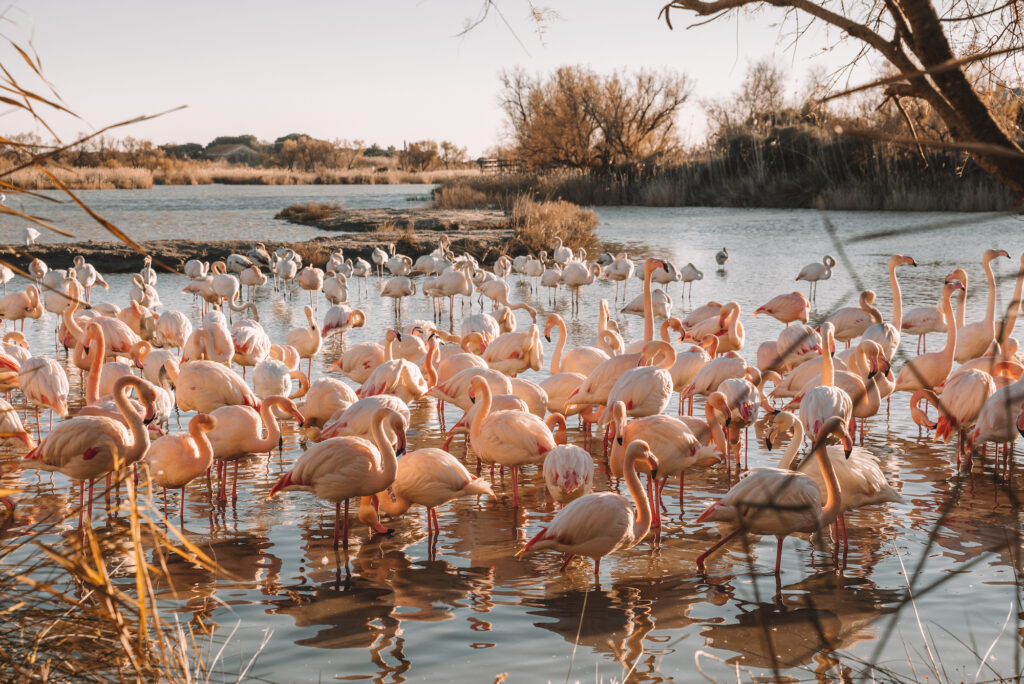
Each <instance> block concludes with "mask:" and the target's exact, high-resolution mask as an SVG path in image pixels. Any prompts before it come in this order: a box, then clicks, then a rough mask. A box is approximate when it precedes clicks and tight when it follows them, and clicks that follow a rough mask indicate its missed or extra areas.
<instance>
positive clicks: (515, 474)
mask: <svg viewBox="0 0 1024 684" xmlns="http://www.w3.org/2000/svg"><path fill="white" fill-rule="evenodd" d="M512 508H519V466H512Z"/></svg>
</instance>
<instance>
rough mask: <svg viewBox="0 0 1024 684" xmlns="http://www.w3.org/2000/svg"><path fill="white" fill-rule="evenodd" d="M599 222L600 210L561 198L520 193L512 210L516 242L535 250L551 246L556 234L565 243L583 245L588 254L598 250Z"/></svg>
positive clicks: (510, 216) (510, 219)
mask: <svg viewBox="0 0 1024 684" xmlns="http://www.w3.org/2000/svg"><path fill="white" fill-rule="evenodd" d="M597 223H598V219H597V214H595V213H594V212H593V211H591V210H589V209H580V207H579V206H577V205H575V204H573V203H572V202H565V201H562V200H555V201H551V202H537V201H534V200H532V199H530V198H528V197H520V198H519V199H518V200H516V202H515V203H514V204H513V205H512V209H511V210H510V211H509V225H510V226H511V228H512V229H513V231H514V232H513V240H514V242H515V243H516V246H519V247H522V248H524V249H526V250H528V251H530V252H533V253H536V252H539V251H540V250H550V249H551V244H552V243H553V242H554V241H555V238H556V237H557V238H561V239H562V242H563V243H564V244H565V246H566V247H569V248H571V249H579V248H581V247H582V248H583V249H585V250H586V251H587V253H588V254H596V253H597V251H598V247H599V242H598V240H597V233H596V230H597Z"/></svg>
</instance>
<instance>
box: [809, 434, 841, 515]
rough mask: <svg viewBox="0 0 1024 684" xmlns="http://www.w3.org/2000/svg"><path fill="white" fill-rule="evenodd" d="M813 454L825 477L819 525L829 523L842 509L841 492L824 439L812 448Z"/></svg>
mask: <svg viewBox="0 0 1024 684" xmlns="http://www.w3.org/2000/svg"><path fill="white" fill-rule="evenodd" d="M814 456H815V457H816V458H817V459H818V467H819V468H821V475H822V477H824V479H825V495H826V499H825V505H824V506H822V507H821V525H822V527H824V526H826V525H831V524H832V523H833V522H834V521H835V519H836V518H837V517H839V514H840V513H841V512H842V510H843V492H842V490H841V489H840V488H839V479H838V478H837V477H836V471H835V469H834V468H833V467H832V460H831V459H830V458H829V457H828V452H827V451H826V449H825V440H821V443H820V444H818V448H817V449H815V450H814Z"/></svg>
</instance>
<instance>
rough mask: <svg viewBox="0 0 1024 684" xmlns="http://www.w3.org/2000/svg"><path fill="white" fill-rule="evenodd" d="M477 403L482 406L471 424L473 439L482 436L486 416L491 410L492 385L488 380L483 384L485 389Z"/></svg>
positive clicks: (470, 434)
mask: <svg viewBox="0 0 1024 684" xmlns="http://www.w3.org/2000/svg"><path fill="white" fill-rule="evenodd" d="M477 403H478V404H479V405H480V408H479V409H477V413H476V415H475V416H473V422H472V423H470V426H469V438H470V439H471V440H474V439H477V438H478V437H479V436H480V430H481V429H482V428H483V424H484V418H486V417H487V414H488V413H490V412H491V386H490V385H488V384H487V383H486V382H485V383H484V384H483V389H482V390H481V391H480V392H479V396H478V397H477Z"/></svg>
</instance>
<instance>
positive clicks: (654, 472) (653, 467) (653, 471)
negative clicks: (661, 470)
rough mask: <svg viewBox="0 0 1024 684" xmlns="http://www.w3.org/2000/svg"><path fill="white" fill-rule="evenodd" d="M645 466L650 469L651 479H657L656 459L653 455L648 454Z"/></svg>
mask: <svg viewBox="0 0 1024 684" xmlns="http://www.w3.org/2000/svg"><path fill="white" fill-rule="evenodd" d="M647 467H649V468H650V469H651V479H652V480H657V479H658V459H656V458H654V456H648V457H647Z"/></svg>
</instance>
